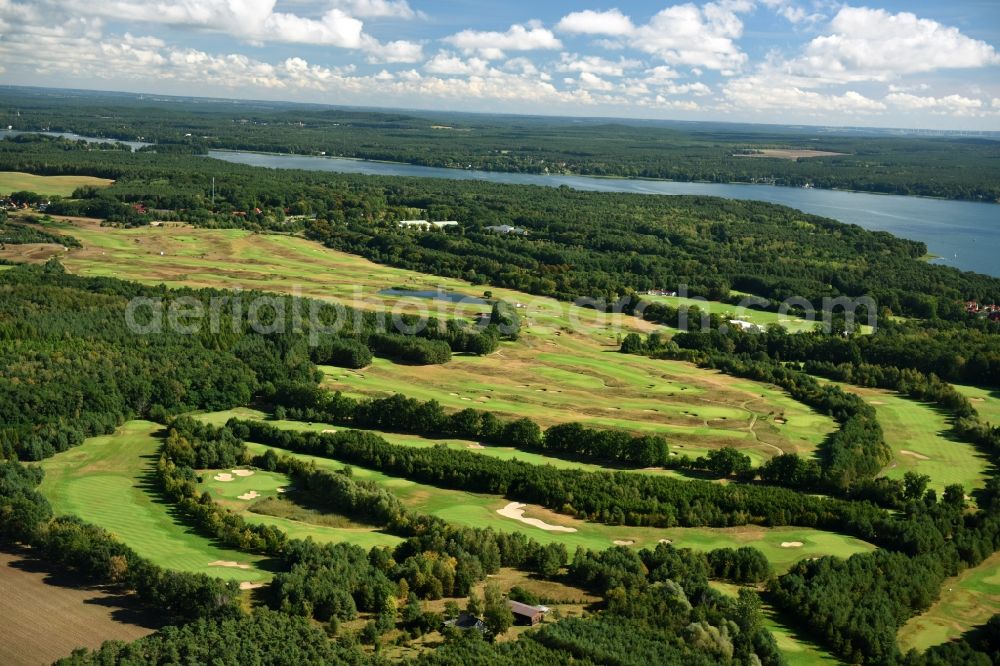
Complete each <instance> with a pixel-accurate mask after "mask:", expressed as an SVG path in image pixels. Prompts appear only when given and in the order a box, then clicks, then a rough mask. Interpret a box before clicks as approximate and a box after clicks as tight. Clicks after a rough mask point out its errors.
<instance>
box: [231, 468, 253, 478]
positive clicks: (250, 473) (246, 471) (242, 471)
mask: <svg viewBox="0 0 1000 666" xmlns="http://www.w3.org/2000/svg"><path fill="white" fill-rule="evenodd" d="M233 474H235V475H236V476H243V477H246V476H253V471H252V470H249V469H234V470H233Z"/></svg>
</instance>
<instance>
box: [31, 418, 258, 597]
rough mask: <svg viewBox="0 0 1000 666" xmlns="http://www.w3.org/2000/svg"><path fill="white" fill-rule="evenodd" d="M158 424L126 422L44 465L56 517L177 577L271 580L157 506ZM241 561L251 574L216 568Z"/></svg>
mask: <svg viewBox="0 0 1000 666" xmlns="http://www.w3.org/2000/svg"><path fill="white" fill-rule="evenodd" d="M160 430H161V426H159V425H157V424H155V423H150V422H148V421H129V422H128V423H126V424H125V425H124V426H122V427H121V428H119V429H118V430H117V431H116V432H115V434H113V435H109V436H106V437H93V438H91V439H88V440H87V441H85V442H84V443H83V444H82V445H80V446H78V447H76V448H73V449H70V450H68V451H65V452H63V453H60V454H57V455H55V456H53V457H52V458H49V459H48V460H45V461H44V462H42V463H41V466H42V468H43V469H44V470H45V480H44V481H43V482H42V485H41V491H42V493H43V494H44V495H45V496H46V497H47V498H48V500H49V501H50V502H51V503H52V507H53V509H54V510H55V512H56V514H72V515H75V516H79V517H80V518H82V519H83V520H85V521H87V522H90V523H94V524H95V525H100V526H101V527H103V528H104V529H106V530H108V531H110V532H112V533H113V534H115V535H116V536H117V537H118V538H120V539H121V540H122V541H124V542H125V543H126V544H128V546H129V547H131V548H132V549H133V550H135V551H136V552H137V553H138V554H139V555H140V556H142V557H145V558H147V559H149V560H151V561H153V562H155V563H156V564H159V565H161V566H163V567H167V568H170V569H175V570H178V571H194V572H200V573H206V574H211V575H213V576H217V577H219V578H225V579H227V580H237V581H241V582H260V581H264V580H267V579H269V578H270V574H269V573H268V572H266V571H263V570H261V569H260V568H259V567H258V566H257V565H258V564H259V561H260V558H258V557H255V556H252V555H247V554H246V553H241V552H238V551H235V550H231V549H228V548H223V547H219V546H216V545H215V544H213V543H212V542H211V541H210V540H209V539H206V538H204V537H202V536H200V535H198V534H195V533H194V532H193V531H192V530H191V529H190V528H188V527H187V526H185V525H184V524H182V523H181V522H180V521H179V519H177V518H175V517H174V516H173V514H172V510H171V507H170V506H169V505H168V504H165V503H162V502H160V501H158V500H157V490H156V487H155V485H154V484H155V483H156V482H155V479H154V478H153V477H152V475H153V471H154V468H155V465H156V459H157V449H158V446H159V441H158V440H157V438H156V435H157V434H158V433H159V431H160ZM214 562H238V563H240V564H242V565H245V566H247V567H249V568H236V567H231V566H220V565H213V563H214Z"/></svg>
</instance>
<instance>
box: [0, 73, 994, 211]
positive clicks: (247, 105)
mask: <svg viewBox="0 0 1000 666" xmlns="http://www.w3.org/2000/svg"><path fill="white" fill-rule="evenodd" d="M178 101H182V100H169V99H158V100H154V99H139V98H136V97H135V96H125V95H108V94H100V93H86V94H81V93H70V92H66V93H64V94H62V95H60V94H58V93H53V92H52V91H45V94H44V95H41V94H38V93H37V92H35V91H32V90H29V89H7V90H4V91H2V93H0V125H2V126H4V127H6V126H7V125H12V126H13V127H14V129H16V130H43V129H45V130H51V131H65V132H75V133H78V134H82V135H89V136H98V137H107V138H114V139H126V140H133V141H134V140H140V141H145V142H150V143H155V144H158V145H157V147H156V148H155V150H158V151H161V152H178V151H187V152H192V153H204V152H205V151H206V150H208V149H215V148H229V149H240V150H253V151H266V152H281V153H298V154H306V155H320V154H325V155H337V156H343V157H354V158H363V159H372V160H389V161H397V162H407V163H411V164H418V165H424V166H435V167H449V168H456V169H480V170H488V171H510V172H520V173H571V174H589V175H597V176H617V177H626V178H661V179H669V180H681V181H708V182H764V183H774V184H778V185H790V186H797V187H801V186H803V185H806V184H809V185H812V186H815V187H824V188H839V189H851V190H865V191H870V192H885V193H892V194H909V195H924V196H934V197H944V198H949V199H970V200H984V201H996V200H997V199H998V198H1000V186H998V185H997V183H998V182H1000V172H998V170H997V166H996V162H997V156H998V154H1000V142H998V141H996V140H992V139H988V138H967V137H946V136H943V137H930V138H929V137H905V136H904V137H900V136H889V135H886V134H878V133H874V132H870V133H869V135H868V136H857V135H856V134H846V133H842V134H838V133H835V132H831V131H829V130H824V131H821V130H811V131H810V130H807V129H804V128H782V127H765V126H752V125H742V126H741V125H723V124H717V123H716V124H711V123H683V124H681V123H675V124H672V125H667V124H664V123H652V122H641V121H631V122H630V121H607V120H603V121H602V120H577V119H574V120H566V119H558V118H551V119H546V118H526V117H503V116H485V115H472V114H442V113H439V114H431V113H414V112H406V113H399V112H382V113H377V112H372V111H357V110H347V109H336V108H324V107H318V106H314V105H294V104H287V103H264V102H239V103H234V102H229V101H222V100H199V101H198V103H197V105H193V104H178ZM767 148H778V149H808V150H814V151H825V152H830V153H837V154H835V155H830V156H823V157H813V158H808V159H798V160H792V159H779V158H766V157H760V156H759V155H760V151H761V150H762V149H767ZM754 154H757V155H758V156H756V157H747V156H746V155H754Z"/></svg>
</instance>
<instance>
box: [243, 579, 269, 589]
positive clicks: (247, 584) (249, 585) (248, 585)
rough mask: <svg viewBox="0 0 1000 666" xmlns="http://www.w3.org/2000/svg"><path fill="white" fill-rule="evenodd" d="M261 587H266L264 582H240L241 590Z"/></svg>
mask: <svg viewBox="0 0 1000 666" xmlns="http://www.w3.org/2000/svg"><path fill="white" fill-rule="evenodd" d="M261 587H264V583H250V582H248V581H243V582H242V583H240V589H241V590H256V589H258V588H261Z"/></svg>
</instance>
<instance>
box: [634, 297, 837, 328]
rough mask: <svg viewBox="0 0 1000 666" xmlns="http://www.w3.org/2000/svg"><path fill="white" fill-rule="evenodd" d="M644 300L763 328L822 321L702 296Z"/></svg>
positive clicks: (794, 326) (819, 322) (800, 326)
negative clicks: (743, 306)
mask: <svg viewBox="0 0 1000 666" xmlns="http://www.w3.org/2000/svg"><path fill="white" fill-rule="evenodd" d="M642 300H644V301H651V302H653V303H664V304H666V305H670V306H672V307H675V308H678V309H680V308H683V307H688V308H691V307H697V308H699V309H700V310H701V311H702V312H707V313H709V314H717V315H719V316H720V317H723V318H724V319H726V320H729V319H738V320H740V321H747V322H750V323H751V324H756V325H757V326H760V327H761V328H764V327H766V326H768V325H769V324H781V325H782V326H784V327H785V328H787V329H788V330H789V331H792V332H798V331H811V330H812V329H813V328H814V327H815V326H817V325H818V324H821V323H822V321H821V320H817V321H809V320H807V319H802V318H800V317H793V316H791V315H785V316H782V315H780V314H778V313H777V312H767V311H765V310H754V309H751V308H749V307H746V308H741V307H738V306H736V305H731V304H729V303H720V302H719V301H708V300H704V299H701V298H685V297H683V296H642Z"/></svg>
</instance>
